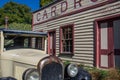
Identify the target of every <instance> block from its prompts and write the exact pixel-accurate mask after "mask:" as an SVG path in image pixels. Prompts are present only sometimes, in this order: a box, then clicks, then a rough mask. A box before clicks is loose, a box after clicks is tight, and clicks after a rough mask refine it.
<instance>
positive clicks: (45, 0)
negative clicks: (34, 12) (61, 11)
mask: <svg viewBox="0 0 120 80" xmlns="http://www.w3.org/2000/svg"><path fill="white" fill-rule="evenodd" d="M53 1H56V0H40V7H44V6H46V5H48V4H50V3H51V2H53Z"/></svg>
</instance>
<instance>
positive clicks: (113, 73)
mask: <svg viewBox="0 0 120 80" xmlns="http://www.w3.org/2000/svg"><path fill="white" fill-rule="evenodd" d="M87 70H88V71H89V73H90V74H91V76H92V80H120V72H119V69H115V68H112V69H109V70H101V69H97V68H90V69H87Z"/></svg>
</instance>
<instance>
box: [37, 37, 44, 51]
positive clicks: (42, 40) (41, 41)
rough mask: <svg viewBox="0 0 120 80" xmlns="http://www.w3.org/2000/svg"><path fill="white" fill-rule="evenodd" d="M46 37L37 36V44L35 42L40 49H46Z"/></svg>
mask: <svg viewBox="0 0 120 80" xmlns="http://www.w3.org/2000/svg"><path fill="white" fill-rule="evenodd" d="M44 41H45V39H44V38H42V37H41V38H36V44H35V46H36V48H38V49H41V50H44V46H45V45H44V44H45V42H44Z"/></svg>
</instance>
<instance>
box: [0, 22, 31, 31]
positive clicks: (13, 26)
mask: <svg viewBox="0 0 120 80" xmlns="http://www.w3.org/2000/svg"><path fill="white" fill-rule="evenodd" d="M0 28H4V25H2V26H0ZM8 28H9V29H15V30H28V31H30V30H31V25H30V24H25V23H11V24H9V26H8Z"/></svg>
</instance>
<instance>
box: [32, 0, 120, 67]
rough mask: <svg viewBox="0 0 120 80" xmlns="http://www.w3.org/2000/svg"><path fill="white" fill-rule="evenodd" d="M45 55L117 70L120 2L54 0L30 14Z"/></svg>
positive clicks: (112, 0) (108, 0)
mask: <svg viewBox="0 0 120 80" xmlns="http://www.w3.org/2000/svg"><path fill="white" fill-rule="evenodd" d="M32 26H33V27H32V28H33V31H43V32H48V42H47V43H48V44H47V53H48V54H52V55H56V56H59V57H61V58H62V59H63V60H68V61H71V62H76V63H80V64H84V65H87V66H95V67H98V68H111V67H120V36H119V34H120V1H119V0H58V1H55V2H53V3H52V4H50V5H48V6H46V7H43V8H41V9H40V10H38V11H35V12H33V21H32Z"/></svg>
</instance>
